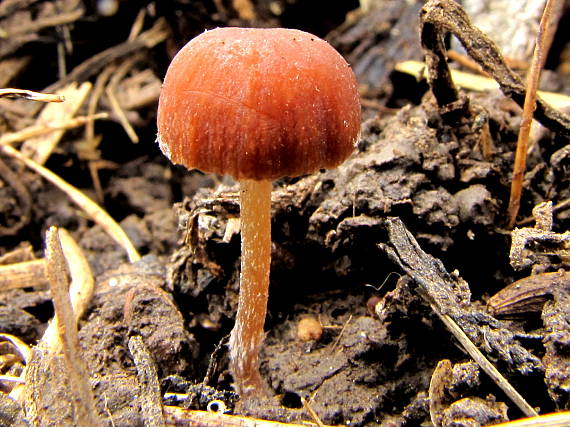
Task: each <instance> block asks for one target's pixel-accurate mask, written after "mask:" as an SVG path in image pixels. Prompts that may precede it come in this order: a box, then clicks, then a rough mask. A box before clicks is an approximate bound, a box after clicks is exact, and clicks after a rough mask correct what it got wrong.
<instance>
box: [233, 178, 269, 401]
mask: <svg viewBox="0 0 570 427" xmlns="http://www.w3.org/2000/svg"><path fill="white" fill-rule="evenodd" d="M271 188H272V185H271V181H268V180H260V181H254V180H243V181H240V206H241V219H240V222H241V275H240V291H239V301H238V309H237V315H236V322H235V325H234V328H233V330H232V332H231V336H230V370H231V372H232V375H233V379H234V383H235V388H236V390H237V392H238V393H239V394H240V395H241V396H242V397H245V396H251V395H259V394H265V393H266V391H267V388H266V385H265V383H264V381H263V380H262V379H261V375H260V373H259V351H260V349H261V344H262V342H263V336H264V333H263V326H264V323H265V314H266V312H267V298H268V293H269V266H270V263H271Z"/></svg>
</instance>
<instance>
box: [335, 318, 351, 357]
mask: <svg viewBox="0 0 570 427" xmlns="http://www.w3.org/2000/svg"><path fill="white" fill-rule="evenodd" d="M351 320H352V314H351V315H350V316H348V319H347V321H346V322H345V323H344V325H342V329H341V330H340V333H339V334H338V337H336V340H335V341H334V343H333V345H332V347H331V353H333V352H334V350H335V348H336V347H337V346H338V343H340V339H341V338H342V336H343V334H344V331H345V330H346V327H347V326H348V324H349V323H350V321H351Z"/></svg>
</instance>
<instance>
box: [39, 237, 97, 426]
mask: <svg viewBox="0 0 570 427" xmlns="http://www.w3.org/2000/svg"><path fill="white" fill-rule="evenodd" d="M58 234H59V233H58V230H57V228H56V227H51V228H50V229H49V230H48V231H47V234H46V258H47V259H48V268H47V273H48V278H49V281H50V288H51V292H52V297H53V303H54V308H55V312H56V317H55V319H54V321H55V322H54V323H56V324H57V331H58V336H59V340H60V341H61V345H62V347H63V355H64V357H65V361H66V365H67V375H68V378H69V383H70V386H71V388H72V390H73V393H74V395H75V396H76V398H75V399H74V400H73V402H72V404H73V406H74V408H75V413H74V416H75V421H76V424H77V425H85V426H97V425H101V422H100V420H99V416H98V415H97V411H96V409H95V398H94V397H93V391H92V390H91V386H90V384H89V375H88V371H87V367H86V366H85V363H84V362H83V359H82V358H81V357H80V354H81V348H80V346H79V337H78V334H77V325H76V321H75V315H74V312H73V307H72V305H71V300H70V297H69V293H68V288H69V282H68V278H67V272H66V268H65V266H66V260H65V256H64V254H63V250H62V247H61V242H60V239H59V235H58ZM70 261H71V260H70Z"/></svg>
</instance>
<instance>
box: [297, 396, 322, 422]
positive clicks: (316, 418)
mask: <svg viewBox="0 0 570 427" xmlns="http://www.w3.org/2000/svg"><path fill="white" fill-rule="evenodd" d="M301 403H302V404H303V408H305V410H306V411H307V412H308V413H309V415H310V416H311V418H312V419H313V421H315V422H316V423H317V425H318V426H319V427H324V426H325V425H324V424H323V422H322V421H321V418H320V417H319V415H318V414H317V413H316V412H315V410H314V409H313V408H312V407H311V404H310V403H309V401H308V400H307V399H305V398H304V397H303V396H301Z"/></svg>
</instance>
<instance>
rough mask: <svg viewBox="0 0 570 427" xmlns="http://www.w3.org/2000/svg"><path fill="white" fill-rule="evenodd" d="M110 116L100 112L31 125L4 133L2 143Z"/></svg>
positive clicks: (10, 142)
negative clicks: (45, 123)
mask: <svg viewBox="0 0 570 427" xmlns="http://www.w3.org/2000/svg"><path fill="white" fill-rule="evenodd" d="M108 117H109V114H108V113H98V114H93V115H89V116H79V117H74V118H72V119H67V120H64V121H63V122H61V123H57V124H50V125H39V126H38V125H33V126H29V127H27V128H24V129H22V130H20V131H18V132H12V133H7V134H4V135H2V136H1V137H0V145H6V144H14V143H16V142H21V141H24V140H26V139H28V138H33V137H36V136H40V135H45V134H47V133H50V132H54V131H56V130H62V129H71V128H74V127H77V126H82V125H84V124H86V123H91V122H93V121H94V120H99V119H106V118H108Z"/></svg>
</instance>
